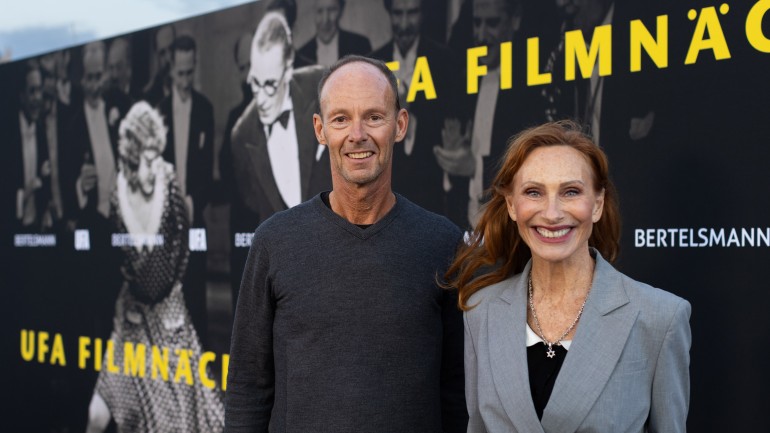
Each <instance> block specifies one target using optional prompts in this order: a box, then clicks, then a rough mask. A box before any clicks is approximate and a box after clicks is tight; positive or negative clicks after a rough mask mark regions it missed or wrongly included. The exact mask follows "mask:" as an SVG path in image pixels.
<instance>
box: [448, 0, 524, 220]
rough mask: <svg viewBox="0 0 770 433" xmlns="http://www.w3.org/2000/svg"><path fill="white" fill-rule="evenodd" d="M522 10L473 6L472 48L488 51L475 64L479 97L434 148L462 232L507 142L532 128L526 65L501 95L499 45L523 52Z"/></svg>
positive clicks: (509, 3)
mask: <svg viewBox="0 0 770 433" xmlns="http://www.w3.org/2000/svg"><path fill="white" fill-rule="evenodd" d="M521 22H522V5H521V2H520V1H519V0H473V37H474V43H475V46H486V47H487V55H486V56H483V57H481V58H480V59H479V64H481V65H484V66H486V68H487V73H486V75H484V76H482V77H481V78H480V79H479V85H478V89H479V90H478V93H476V94H472V95H468V96H467V100H466V101H465V102H464V103H463V104H462V105H463V106H465V107H470V108H471V110H469V112H467V113H465V120H464V121H459V120H453V121H451V122H448V124H447V125H446V126H447V128H446V129H445V132H446V134H445V137H444V141H443V145H442V146H436V147H435V148H434V151H435V156H436V160H437V161H438V163H439V165H440V166H441V167H442V168H443V169H444V170H445V171H446V172H447V173H448V174H449V175H450V185H448V186H449V188H448V189H449V195H450V198H449V200H450V201H451V202H452V205H451V208H452V209H453V210H454V211H456V212H458V214H457V217H456V218H453V219H456V220H464V221H463V223H462V224H461V223H459V222H458V224H459V225H460V226H461V227H462V226H469V225H470V226H473V225H475V222H476V219H477V218H478V216H479V213H478V212H479V209H480V207H481V205H482V204H483V203H484V201H485V198H484V191H485V190H486V189H487V188H488V187H489V185H490V184H491V182H492V178H493V176H494V174H495V164H497V161H499V160H500V158H501V156H502V154H503V153H504V151H505V147H506V143H507V141H508V138H510V137H511V136H512V135H514V134H516V133H518V132H519V131H521V130H522V129H524V128H525V127H527V126H530V125H532V124H533V121H534V120H533V119H534V118H535V116H536V113H532V110H531V107H532V105H531V104H532V101H533V98H534V96H533V92H534V91H533V90H531V89H529V88H527V86H526V85H525V83H523V81H521V80H523V77H526V71H525V66H526V65H525V64H524V63H522V64H521V65H518V67H517V65H514V71H513V77H514V83H513V87H512V88H511V89H505V90H501V89H500V44H501V43H503V42H507V41H512V42H513V52H514V53H515V52H525V51H523V47H524V46H525V43H526V41H525V40H524V38H523V37H521V36H520V33H519V29H520V25H521Z"/></svg>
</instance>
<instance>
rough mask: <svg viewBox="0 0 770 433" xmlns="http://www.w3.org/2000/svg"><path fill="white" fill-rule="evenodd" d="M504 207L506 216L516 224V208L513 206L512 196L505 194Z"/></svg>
mask: <svg viewBox="0 0 770 433" xmlns="http://www.w3.org/2000/svg"><path fill="white" fill-rule="evenodd" d="M505 205H506V207H507V208H508V216H510V217H511V220H512V221H513V222H516V206H515V205H514V204H513V195H512V194H511V193H508V194H505Z"/></svg>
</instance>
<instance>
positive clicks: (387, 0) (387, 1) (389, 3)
mask: <svg viewBox="0 0 770 433" xmlns="http://www.w3.org/2000/svg"><path fill="white" fill-rule="evenodd" d="M471 1H473V0H471ZM382 4H383V6H385V10H386V11H388V13H391V12H393V0H382ZM420 8H422V0H420Z"/></svg>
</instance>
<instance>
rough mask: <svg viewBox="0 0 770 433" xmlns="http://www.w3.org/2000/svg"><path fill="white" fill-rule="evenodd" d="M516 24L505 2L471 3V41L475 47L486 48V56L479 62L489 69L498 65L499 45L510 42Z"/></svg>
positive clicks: (487, 0)
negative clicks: (483, 46)
mask: <svg viewBox="0 0 770 433" xmlns="http://www.w3.org/2000/svg"><path fill="white" fill-rule="evenodd" d="M515 30H516V23H515V22H514V17H512V16H511V15H510V14H509V13H508V11H507V9H506V7H505V0H474V1H473V39H474V42H475V43H476V46H482V45H486V46H487V55H486V56H485V57H482V58H481V59H480V62H481V63H482V64H484V65H487V66H490V67H496V66H497V65H499V64H500V43H501V42H506V41H510V40H511V39H512V38H513V32H514V31H515Z"/></svg>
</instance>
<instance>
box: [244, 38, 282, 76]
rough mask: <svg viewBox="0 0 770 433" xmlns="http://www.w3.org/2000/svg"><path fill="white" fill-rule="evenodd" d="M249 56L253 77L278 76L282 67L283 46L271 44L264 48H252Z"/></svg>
mask: <svg viewBox="0 0 770 433" xmlns="http://www.w3.org/2000/svg"><path fill="white" fill-rule="evenodd" d="M251 54H252V56H251V69H252V71H253V73H254V74H255V75H265V76H267V75H276V77H270V78H278V77H277V75H280V74H281V72H282V71H283V67H284V58H283V46H281V44H272V45H269V46H267V47H264V48H259V47H258V46H256V45H255V46H254V49H253V50H252V53H251Z"/></svg>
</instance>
